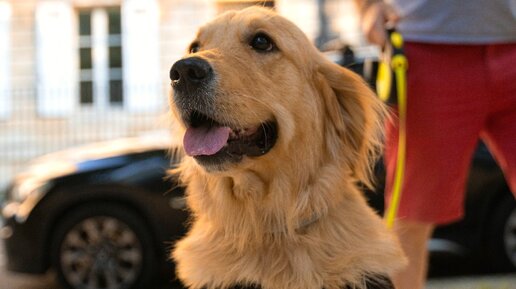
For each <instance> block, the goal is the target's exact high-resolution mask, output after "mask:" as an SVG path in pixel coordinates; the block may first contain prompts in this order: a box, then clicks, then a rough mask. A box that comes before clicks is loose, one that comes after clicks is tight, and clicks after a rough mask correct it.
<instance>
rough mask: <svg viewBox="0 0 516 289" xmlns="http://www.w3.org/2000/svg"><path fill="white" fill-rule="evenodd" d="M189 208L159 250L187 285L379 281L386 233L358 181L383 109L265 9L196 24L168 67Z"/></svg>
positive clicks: (384, 274) (392, 245) (375, 284)
mask: <svg viewBox="0 0 516 289" xmlns="http://www.w3.org/2000/svg"><path fill="white" fill-rule="evenodd" d="M170 78H171V81H172V87H173V93H172V96H171V101H170V102H171V110H172V115H173V117H174V118H175V119H176V120H177V121H178V122H179V123H180V124H181V127H182V128H181V131H180V133H182V135H181V137H183V145H184V151H185V153H186V155H187V156H185V158H184V160H183V161H182V163H181V165H180V167H179V169H178V173H179V174H180V177H181V180H182V181H183V182H184V183H185V184H186V185H187V191H186V199H187V204H188V207H189V209H190V210H191V213H192V223H191V227H190V229H189V232H188V233H187V235H186V236H185V237H184V238H183V239H182V240H180V241H179V242H178V243H177V244H176V246H175V248H174V251H173V253H172V255H173V259H174V260H175V261H176V263H177V267H176V270H177V276H178V278H179V279H180V280H181V281H182V282H183V283H184V284H185V286H187V287H188V288H193V289H200V288H208V289H213V288H221V289H224V288H232V287H234V286H251V287H252V288H263V289H322V288H324V289H342V288H392V284H391V282H390V280H389V278H388V276H389V275H391V274H392V273H393V272H394V271H395V270H397V269H399V268H400V267H402V266H403V265H404V257H403V253H402V251H401V249H400V247H399V244H398V242H397V240H396V238H395V237H394V236H393V234H392V232H390V231H389V230H388V229H387V228H386V227H385V225H384V223H383V222H382V220H381V219H380V218H379V217H378V216H377V214H376V213H375V212H374V211H373V210H372V209H371V208H370V207H368V205H367V203H366V201H365V198H364V197H363V194H362V192H361V190H360V189H359V188H360V187H361V186H363V185H371V180H370V178H371V165H372V162H373V161H374V159H375V156H376V155H377V154H378V151H379V147H380V144H381V128H382V119H383V115H384V108H383V106H382V104H381V102H380V101H378V100H377V98H376V97H375V96H374V94H373V93H372V92H371V90H370V89H368V87H367V86H366V84H365V83H364V82H363V81H362V80H361V78H360V77H359V76H358V75H356V74H354V73H352V72H350V71H348V70H346V69H343V68H341V67H339V66H338V65H336V64H333V63H332V62H330V61H329V60H327V59H326V58H325V57H324V56H323V55H322V54H321V53H320V52H318V50H317V49H316V48H315V47H314V46H313V45H312V44H311V43H310V41H309V40H308V39H307V37H306V36H305V35H304V34H303V33H302V32H301V30H300V29H299V28H297V27H296V26H295V25H294V24H292V23H291V22H289V21H288V20H286V19H285V18H283V17H281V16H279V15H277V14H276V13H274V12H273V11H271V10H268V9H265V8H258V7H253V8H247V9H245V10H242V11H239V12H236V11H230V12H227V13H225V14H222V15H220V16H219V17H218V18H216V19H215V20H213V21H212V22H210V23H208V24H206V25H205V26H203V27H202V28H200V30H199V32H198V34H197V37H196V38H195V40H194V41H193V42H192V44H191V46H190V48H189V53H188V55H186V56H185V57H184V58H183V59H181V60H179V61H178V62H176V63H175V64H174V65H173V66H172V68H171V70H170Z"/></svg>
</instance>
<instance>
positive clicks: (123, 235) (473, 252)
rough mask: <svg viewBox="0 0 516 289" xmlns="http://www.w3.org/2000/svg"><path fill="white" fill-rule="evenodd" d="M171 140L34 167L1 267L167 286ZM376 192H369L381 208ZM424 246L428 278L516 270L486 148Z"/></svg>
mask: <svg viewBox="0 0 516 289" xmlns="http://www.w3.org/2000/svg"><path fill="white" fill-rule="evenodd" d="M165 139H166V138H165ZM170 143H171V142H170V139H166V140H163V141H156V140H154V139H150V140H149V139H123V140H117V141H114V142H108V143H101V144H96V145H91V146H88V147H83V148H79V149H73V150H68V151H64V152H59V153H55V154H51V155H47V156H45V157H42V158H40V159H38V160H36V161H35V162H34V163H33V164H31V165H30V166H29V167H28V169H27V170H26V171H25V172H24V173H21V174H19V175H18V176H17V177H16V178H15V179H14V181H13V183H12V185H11V186H10V187H9V189H8V190H7V192H6V194H7V195H6V200H5V204H4V205H3V209H2V214H3V217H4V219H5V224H4V228H2V230H1V231H2V236H3V238H4V239H5V240H4V242H5V245H6V253H7V261H8V262H7V266H8V269H9V270H12V271H17V272H24V273H34V274H39V273H44V272H46V271H47V270H49V269H53V270H55V271H57V275H58V278H59V280H60V282H61V283H62V284H64V285H65V286H67V287H69V288H157V287H155V286H158V284H153V282H156V281H157V280H159V281H160V282H163V281H164V282H165V283H168V284H173V281H174V276H173V264H172V262H171V261H170V260H169V251H170V249H171V247H172V246H173V243H174V241H175V240H177V239H178V238H180V237H181V236H182V235H183V234H184V232H185V225H186V222H187V220H188V214H187V211H186V210H185V202H184V197H183V193H184V188H182V187H180V186H178V184H177V183H176V180H175V179H174V178H173V177H170V176H169V174H167V170H168V169H169V168H171V167H173V166H174V165H175V164H177V162H178V161H179V159H180V154H179V153H177V151H176V150H177V149H174V148H172V149H170V145H169V144H170ZM381 171H382V170H381V166H380V169H379V170H378V175H379V177H380V179H381V177H382V175H383V174H382V173H381ZM380 183H381V182H380ZM378 191H379V192H380V191H381V188H379V189H378ZM379 192H378V193H374V192H372V193H368V194H367V195H368V197H369V198H370V200H371V204H372V205H373V206H375V207H376V208H377V209H378V210H379V211H381V210H382V206H383V200H382V198H381V196H382V194H381V193H379ZM429 249H430V251H431V273H433V274H443V273H448V274H450V273H455V274H456V273H463V272H460V271H458V270H461V268H462V269H465V268H468V269H471V270H482V271H485V270H486V269H489V270H495V271H497V272H500V271H507V270H514V269H515V268H516V201H515V200H514V198H513V197H512V195H511V193H510V191H509V189H508V187H507V184H506V183H505V181H504V178H503V175H502V173H501V171H500V169H499V168H498V167H497V166H496V164H495V162H494V161H493V159H492V158H491V156H490V154H489V152H488V151H487V149H486V148H485V147H484V146H480V147H479V149H478V150H477V152H476V154H475V157H474V160H473V167H472V170H471V174H470V178H469V183H468V192H467V202H466V215H465V218H464V220H462V221H460V222H457V223H454V224H451V225H447V226H442V227H439V228H438V229H437V230H436V231H435V234H434V237H433V238H432V240H431V242H430V243H429ZM443 257H446V258H443ZM454 259H456V260H460V263H459V265H457V264H456V263H453V262H450V260H454ZM443 260H444V261H445V262H442V261H443ZM466 265H467V266H466Z"/></svg>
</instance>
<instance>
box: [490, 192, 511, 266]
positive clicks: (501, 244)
mask: <svg viewBox="0 0 516 289" xmlns="http://www.w3.org/2000/svg"><path fill="white" fill-rule="evenodd" d="M498 204H499V205H498V206H497V207H496V209H495V210H494V212H493V217H492V219H491V223H490V226H489V227H488V230H489V232H488V233H489V234H488V235H487V236H486V237H487V245H488V246H487V250H486V252H487V254H488V255H487V259H488V262H489V264H487V266H488V267H489V268H490V269H491V270H493V271H494V272H510V271H514V270H515V269H516V201H515V200H514V197H513V196H512V194H508V195H507V196H506V197H504V198H503V199H502V201H501V202H499V203H498Z"/></svg>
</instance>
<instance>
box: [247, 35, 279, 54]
mask: <svg viewBox="0 0 516 289" xmlns="http://www.w3.org/2000/svg"><path fill="white" fill-rule="evenodd" d="M250 45H251V47H252V48H253V49H254V50H256V51H260V52H269V51H272V50H273V49H274V42H272V40H271V39H270V38H269V36H267V35H265V34H263V33H258V34H256V35H255V36H254V37H253V39H252V40H251V43H250Z"/></svg>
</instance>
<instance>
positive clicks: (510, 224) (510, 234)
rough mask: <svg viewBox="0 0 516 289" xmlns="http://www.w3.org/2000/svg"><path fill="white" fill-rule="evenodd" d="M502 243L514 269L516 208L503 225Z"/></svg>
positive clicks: (515, 257) (515, 256)
mask: <svg viewBox="0 0 516 289" xmlns="http://www.w3.org/2000/svg"><path fill="white" fill-rule="evenodd" d="M504 243H505V251H506V253H507V256H508V257H509V260H510V261H511V263H512V265H513V266H515V267H516V208H515V209H513V210H512V213H511V214H510V215H509V218H508V219H507V223H506V224H505V232H504Z"/></svg>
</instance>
